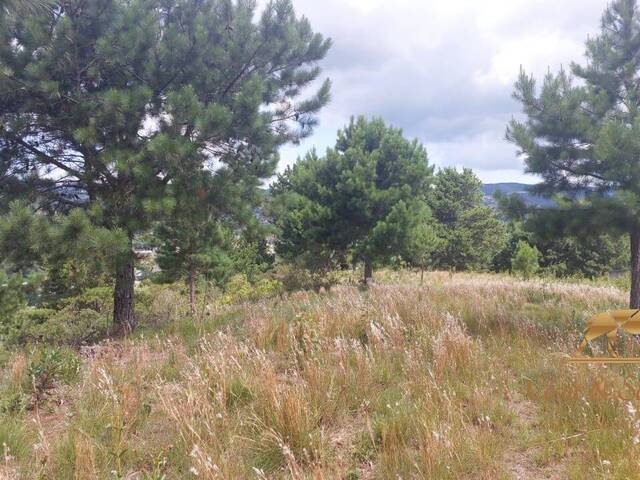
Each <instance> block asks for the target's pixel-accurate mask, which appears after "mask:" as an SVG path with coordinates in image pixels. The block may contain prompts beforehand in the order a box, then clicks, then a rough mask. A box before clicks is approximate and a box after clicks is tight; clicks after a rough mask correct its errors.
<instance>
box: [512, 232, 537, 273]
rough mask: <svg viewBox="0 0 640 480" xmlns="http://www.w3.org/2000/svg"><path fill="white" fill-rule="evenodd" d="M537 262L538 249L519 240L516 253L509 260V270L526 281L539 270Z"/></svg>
mask: <svg viewBox="0 0 640 480" xmlns="http://www.w3.org/2000/svg"><path fill="white" fill-rule="evenodd" d="M539 260H540V252H539V251H538V249H537V248H536V247H532V246H531V245H529V244H528V243H527V242H525V241H523V240H520V241H519V242H518V247H517V249H516V253H515V255H514V256H513V259H512V260H511V268H512V270H513V271H514V272H516V273H519V274H520V275H522V276H523V277H524V278H525V279H528V278H529V277H531V275H533V274H535V273H536V272H537V271H538V270H539V269H540V264H539Z"/></svg>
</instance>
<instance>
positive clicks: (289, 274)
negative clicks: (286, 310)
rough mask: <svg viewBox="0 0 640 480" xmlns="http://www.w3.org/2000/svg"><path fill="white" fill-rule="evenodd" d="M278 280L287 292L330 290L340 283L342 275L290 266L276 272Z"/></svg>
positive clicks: (281, 267) (280, 267)
mask: <svg viewBox="0 0 640 480" xmlns="http://www.w3.org/2000/svg"><path fill="white" fill-rule="evenodd" d="M276 278H277V279H278V280H279V282H280V284H281V285H282V288H283V289H284V290H285V291H287V292H293V291H296V290H316V291H318V290H320V289H321V288H324V289H325V290H328V289H329V288H331V287H332V286H333V285H336V284H337V283H339V282H340V273H339V272H337V271H333V270H319V271H311V270H307V269H304V268H296V267H292V266H290V265H281V266H279V267H278V269H277V271H276Z"/></svg>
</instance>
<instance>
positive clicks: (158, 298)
mask: <svg viewBox="0 0 640 480" xmlns="http://www.w3.org/2000/svg"><path fill="white" fill-rule="evenodd" d="M187 300H188V297H187V292H186V287H185V285H184V284H182V283H171V284H162V285H158V284H145V285H144V286H142V287H140V288H139V289H138V290H136V315H137V316H138V321H139V323H140V325H148V326H154V327H158V326H161V325H165V324H167V323H169V322H171V321H173V320H176V319H178V318H182V317H185V316H187V315H188V313H189V305H188V303H187Z"/></svg>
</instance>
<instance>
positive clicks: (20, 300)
mask: <svg viewBox="0 0 640 480" xmlns="http://www.w3.org/2000/svg"><path fill="white" fill-rule="evenodd" d="M23 283H24V281H23V278H22V275H11V276H9V275H7V273H6V272H4V271H3V270H1V269H0V333H1V330H2V328H3V325H4V324H5V322H8V321H9V319H10V318H12V317H13V315H15V313H16V312H17V311H18V310H20V309H21V308H22V307H24V306H25V305H26V303H27V297H26V295H25V292H24V288H23Z"/></svg>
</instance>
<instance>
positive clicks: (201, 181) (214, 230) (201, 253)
mask: <svg viewBox="0 0 640 480" xmlns="http://www.w3.org/2000/svg"><path fill="white" fill-rule="evenodd" d="M220 178H221V177H219V176H218V177H217V178H211V173H210V172H206V171H202V172H200V174H199V175H197V176H195V175H192V176H190V177H189V179H188V181H186V182H181V183H176V184H174V185H172V187H173V189H175V190H176V192H175V194H174V198H175V200H176V204H175V206H174V207H173V209H172V213H171V214H170V215H169V216H168V218H167V219H165V220H164V221H163V222H160V223H159V224H158V226H157V228H156V232H155V233H156V236H157V238H158V239H159V240H160V241H161V246H160V248H159V250H158V255H157V262H158V265H159V266H160V268H161V269H162V271H163V273H164V276H165V278H166V279H169V280H177V279H184V280H185V281H186V283H187V286H188V289H189V307H190V311H191V314H192V315H193V314H194V313H195V287H196V282H197V280H198V277H199V276H201V275H203V274H204V275H206V276H207V277H208V278H214V279H217V280H219V281H222V280H224V279H225V278H226V276H227V274H228V270H229V268H230V263H231V260H230V258H229V250H230V248H231V232H230V231H229V228H227V226H226V225H225V222H224V219H225V215H226V213H227V212H228V208H226V207H228V206H230V205H231V204H232V203H233V202H232V201H231V200H233V198H234V196H236V195H237V194H238V192H237V191H230V187H232V185H229V184H228V183H227V182H225V181H219V180H220ZM216 187H219V188H216ZM225 196H226V197H227V198H229V200H230V202H229V203H227V204H225V203H224V197H225Z"/></svg>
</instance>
